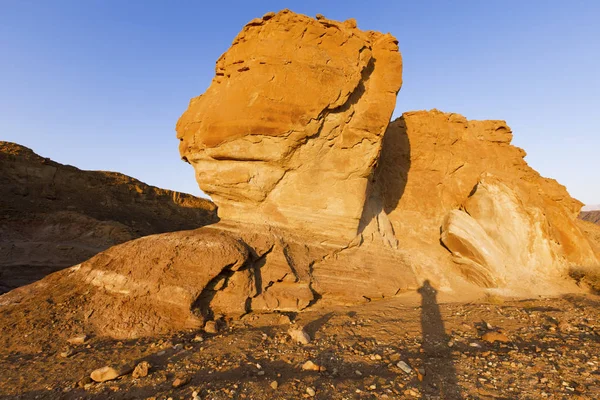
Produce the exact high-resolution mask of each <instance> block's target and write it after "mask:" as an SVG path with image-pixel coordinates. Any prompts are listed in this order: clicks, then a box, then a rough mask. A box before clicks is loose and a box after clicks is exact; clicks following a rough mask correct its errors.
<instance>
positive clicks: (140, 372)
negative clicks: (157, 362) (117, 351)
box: [132, 361, 152, 379]
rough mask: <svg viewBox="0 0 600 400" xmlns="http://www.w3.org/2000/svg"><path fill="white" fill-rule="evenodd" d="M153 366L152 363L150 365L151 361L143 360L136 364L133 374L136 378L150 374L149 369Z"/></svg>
mask: <svg viewBox="0 0 600 400" xmlns="http://www.w3.org/2000/svg"><path fill="white" fill-rule="evenodd" d="M151 367H152V365H150V363H149V362H148V361H142V362H141V363H139V364H138V365H136V366H135V369H134V370H133V374H132V376H133V377H134V378H135V379H137V378H143V377H145V376H148V370H149V369H150V368H151Z"/></svg>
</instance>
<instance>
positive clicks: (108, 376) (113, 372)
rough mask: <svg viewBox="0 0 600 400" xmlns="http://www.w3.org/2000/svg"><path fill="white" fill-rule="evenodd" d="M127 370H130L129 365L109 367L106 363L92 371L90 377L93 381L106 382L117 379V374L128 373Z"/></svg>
mask: <svg viewBox="0 0 600 400" xmlns="http://www.w3.org/2000/svg"><path fill="white" fill-rule="evenodd" d="M129 372H131V367H129V366H123V367H110V366H108V365H107V366H105V367H102V368H98V369H96V370H94V371H92V373H91V374H90V378H92V380H93V381H95V382H106V381H111V380H113V379H117V378H118V377H119V376H121V375H125V374H128V373H129Z"/></svg>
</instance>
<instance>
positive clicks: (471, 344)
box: [469, 342, 481, 348]
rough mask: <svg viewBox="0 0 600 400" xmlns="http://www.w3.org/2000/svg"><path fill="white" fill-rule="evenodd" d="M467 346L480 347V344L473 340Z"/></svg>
mask: <svg viewBox="0 0 600 400" xmlns="http://www.w3.org/2000/svg"><path fill="white" fill-rule="evenodd" d="M469 346H471V347H475V348H480V347H481V345H480V344H479V343H475V342H473V343H469Z"/></svg>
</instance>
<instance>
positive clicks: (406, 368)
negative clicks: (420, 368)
mask: <svg viewBox="0 0 600 400" xmlns="http://www.w3.org/2000/svg"><path fill="white" fill-rule="evenodd" d="M396 366H397V367H398V368H400V369H401V370H402V371H404V372H405V373H407V374H410V373H411V372H412V368H411V367H410V366H409V365H408V364H407V363H405V362H404V361H398V364H396Z"/></svg>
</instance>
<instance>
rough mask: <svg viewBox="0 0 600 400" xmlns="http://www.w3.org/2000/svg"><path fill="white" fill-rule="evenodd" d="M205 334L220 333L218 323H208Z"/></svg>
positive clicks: (205, 325) (205, 326)
mask: <svg viewBox="0 0 600 400" xmlns="http://www.w3.org/2000/svg"><path fill="white" fill-rule="evenodd" d="M204 332H206V333H212V334H215V333H217V332H219V330H218V327H217V323H216V322H215V321H206V324H204Z"/></svg>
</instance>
